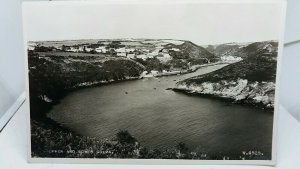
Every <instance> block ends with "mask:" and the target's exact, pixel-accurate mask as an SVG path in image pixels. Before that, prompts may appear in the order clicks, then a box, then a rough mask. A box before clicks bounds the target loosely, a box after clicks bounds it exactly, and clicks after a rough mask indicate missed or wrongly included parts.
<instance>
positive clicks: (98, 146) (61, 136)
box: [31, 120, 266, 160]
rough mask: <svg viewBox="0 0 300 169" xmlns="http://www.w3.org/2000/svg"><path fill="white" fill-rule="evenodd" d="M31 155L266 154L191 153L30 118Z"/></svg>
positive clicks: (254, 156)
mask: <svg viewBox="0 0 300 169" xmlns="http://www.w3.org/2000/svg"><path fill="white" fill-rule="evenodd" d="M31 127H32V129H31V141H32V144H31V149H32V152H31V155H32V157H48V158H140V159H198V160H223V159H227V160H241V159H248V160H263V159H266V156H265V155H264V154H263V153H262V152H260V151H257V150H255V149H254V150H251V151H247V152H240V153H237V154H225V153H215V154H207V153H205V152H192V151H190V150H189V148H188V146H187V145H186V144H184V143H182V142H179V143H178V144H177V145H176V146H175V147H174V148H171V149H148V148H146V147H143V146H142V145H140V144H139V142H138V141H137V140H136V139H135V138H134V137H133V136H132V135H131V134H130V133H129V132H128V131H124V130H122V131H119V132H118V133H116V137H115V138H114V139H111V140H99V139H96V138H92V137H87V136H81V135H78V134H76V133H74V132H70V131H67V130H66V129H65V130H61V129H57V128H49V127H50V125H49V124H45V123H40V122H37V121H35V120H32V121H31Z"/></svg>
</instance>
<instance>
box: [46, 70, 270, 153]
mask: <svg viewBox="0 0 300 169" xmlns="http://www.w3.org/2000/svg"><path fill="white" fill-rule="evenodd" d="M222 66H224V65H217V66H210V67H205V68H201V69H199V70H198V71H196V72H194V73H190V74H185V75H178V76H168V77H160V78H147V79H142V80H135V81H126V82H120V83H114V84H109V85H105V86H101V87H94V88H86V89H81V90H77V91H75V92H73V93H70V94H69V95H67V96H66V97H65V98H63V99H62V100H61V103H60V104H59V105H56V106H54V108H53V109H52V110H51V112H50V113H49V114H48V116H49V117H50V118H52V119H54V120H55V121H57V122H58V123H60V124H62V125H63V126H65V127H68V128H70V129H71V130H73V131H75V132H77V133H79V134H82V135H86V136H93V137H98V138H112V137H114V136H115V134H116V133H117V132H118V131H119V130H128V131H129V132H130V133H131V134H132V135H133V136H134V137H135V138H137V139H138V141H139V142H140V143H141V144H142V145H143V146H146V147H149V148H172V147H174V146H175V145H176V144H177V143H178V142H181V141H182V142H184V143H186V144H187V145H188V147H189V148H190V149H192V150H195V151H197V150H199V151H206V152H224V153H227V152H229V153H232V152H240V151H243V150H252V149H259V150H261V151H263V152H264V153H265V154H270V153H271V143H272V139H271V138H272V123H273V115H272V114H271V113H267V112H264V111H263V110H260V109H256V108H252V107H247V106H241V105H237V104H228V103H225V102H222V101H220V100H215V99H212V98H205V97H198V96H189V95H185V94H183V93H178V92H174V91H171V90H165V89H166V88H170V87H174V85H175V83H176V82H177V81H179V80H183V79H185V78H188V77H192V76H195V75H199V74H204V73H208V72H211V71H213V70H216V69H218V68H221V67H222Z"/></svg>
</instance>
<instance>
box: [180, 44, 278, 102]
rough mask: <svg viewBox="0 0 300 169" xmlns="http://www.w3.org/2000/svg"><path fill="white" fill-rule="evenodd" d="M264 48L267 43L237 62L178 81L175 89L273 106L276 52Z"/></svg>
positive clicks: (251, 46)
mask: <svg viewBox="0 0 300 169" xmlns="http://www.w3.org/2000/svg"><path fill="white" fill-rule="evenodd" d="M265 46H266V44H265V45H261V46H260V47H259V48H258V49H255V51H252V50H251V52H248V54H247V57H245V59H244V60H242V61H240V62H237V63H234V64H231V65H228V66H226V67H224V68H222V69H219V70H217V71H214V72H211V73H208V74H205V75H200V76H196V77H192V78H189V79H186V80H183V81H180V82H178V83H177V84H176V87H175V88H174V89H176V90H181V91H186V92H189V93H198V94H205V95H212V96H216V97H222V98H229V99H232V100H234V101H235V102H240V103H248V104H255V105H260V106H262V107H264V108H272V107H274V95H275V79H276V63H277V61H276V56H277V50H272V51H270V50H268V49H267V48H266V47H265ZM249 48H253V44H252V45H251V44H250V47H248V48H247V49H249ZM245 51H246V50H245Z"/></svg>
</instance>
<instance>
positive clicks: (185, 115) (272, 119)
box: [23, 0, 284, 164]
mask: <svg viewBox="0 0 300 169" xmlns="http://www.w3.org/2000/svg"><path fill="white" fill-rule="evenodd" d="M283 9H284V5H283V3H281V2H278V1H261V2H258V1H246V2H243V3H242V2H239V1H232V2H231V1H229V2H224V1H193V0H191V1H183V0H178V1H145V0H142V1H130V0H126V1H103V2H97V3H96V2H93V3H87V2H49V3H34V2H29V3H25V4H23V17H24V21H23V22H24V23H23V24H24V29H25V34H26V35H25V46H26V52H27V53H26V58H27V63H26V65H27V68H26V69H27V71H26V72H27V73H28V74H27V76H28V86H27V87H28V90H29V94H28V100H29V107H30V115H28V116H29V119H28V123H29V124H28V125H29V126H30V127H29V129H28V130H29V134H28V135H29V136H28V137H29V140H30V143H29V144H30V148H29V149H30V150H29V156H30V157H29V158H30V159H48V158H51V159H57V158H59V159H81V160H84V159H94V160H95V162H98V161H100V162H101V160H107V159H116V160H122V159H125V160H143V159H151V160H154V161H153V163H156V162H157V161H155V160H158V159H159V161H160V162H161V161H165V160H166V161H168V162H170V163H171V164H172V162H176V161H184V162H187V163H188V162H190V161H197V162H198V163H199V164H201V161H215V162H218V161H219V160H228V161H229V162H232V163H234V162H236V161H261V162H266V164H269V163H270V164H273V162H274V160H275V157H276V137H275V136H276V127H277V126H276V116H277V115H276V112H277V94H275V93H277V86H278V84H277V83H276V82H277V81H278V74H277V69H279V67H278V66H277V65H280V64H279V61H280V59H279V58H280V53H281V47H282V24H283V22H284V21H283V11H284V10H283ZM268 162H269V163H268ZM148 163H149V162H148ZM213 163H214V162H213ZM240 163H242V162H240ZM250 163H251V162H250ZM257 163H260V162H257Z"/></svg>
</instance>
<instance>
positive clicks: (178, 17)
mask: <svg viewBox="0 0 300 169" xmlns="http://www.w3.org/2000/svg"><path fill="white" fill-rule="evenodd" d="M105 2H106V3H84V2H83V3H78V2H77V3H71V2H65V3H51V2H49V3H46V2H44V3H27V4H25V5H24V7H23V14H24V15H23V18H24V21H23V23H24V28H25V34H26V39H27V40H28V41H46V40H73V39H74V40H75V39H116V38H149V39H180V40H189V41H192V42H194V43H196V44H198V45H207V44H220V43H229V42H254V41H264V40H278V39H279V35H280V24H281V23H280V19H281V17H280V16H281V14H282V13H281V9H282V8H281V6H280V4H278V3H256V4H254V3H240V4H236V3H235V4H234V3H227V4H226V3H222V4H221V3H193V2H189V3H182V2H181V3H157V2H153V3H142V2H140V3H124V2H120V3H112V2H111V3H108V2H107V1H105Z"/></svg>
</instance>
